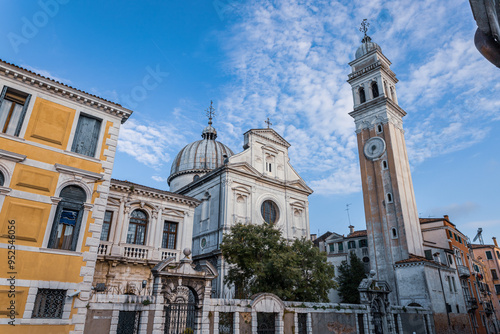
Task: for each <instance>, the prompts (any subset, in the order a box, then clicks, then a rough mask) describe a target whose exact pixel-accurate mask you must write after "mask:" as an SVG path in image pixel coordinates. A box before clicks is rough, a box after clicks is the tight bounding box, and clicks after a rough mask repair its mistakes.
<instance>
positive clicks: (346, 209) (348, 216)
mask: <svg viewBox="0 0 500 334" xmlns="http://www.w3.org/2000/svg"><path fill="white" fill-rule="evenodd" d="M351 205H352V203H349V204H346V205H345V211H347V219H348V220H349V225H352V224H351V216H350V215H349V207H350V206H351Z"/></svg>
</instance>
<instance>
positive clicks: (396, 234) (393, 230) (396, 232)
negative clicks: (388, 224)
mask: <svg viewBox="0 0 500 334" xmlns="http://www.w3.org/2000/svg"><path fill="white" fill-rule="evenodd" d="M391 231H392V237H393V238H397V237H398V230H396V228H395V227H393V228H391Z"/></svg>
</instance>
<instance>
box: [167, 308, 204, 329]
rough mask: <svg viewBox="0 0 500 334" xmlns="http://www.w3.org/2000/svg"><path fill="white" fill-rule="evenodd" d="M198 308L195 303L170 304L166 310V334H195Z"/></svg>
mask: <svg viewBox="0 0 500 334" xmlns="http://www.w3.org/2000/svg"><path fill="white" fill-rule="evenodd" d="M195 318H196V307H195V304H194V303H178V304H170V305H168V306H167V307H166V308H165V334H184V333H188V331H186V330H187V329H191V330H192V331H193V332H194V322H195ZM193 332H191V333H193Z"/></svg>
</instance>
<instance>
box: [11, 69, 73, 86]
mask: <svg viewBox="0 0 500 334" xmlns="http://www.w3.org/2000/svg"><path fill="white" fill-rule="evenodd" d="M20 66H21V67H23V68H25V69H27V70H29V71H31V72H35V73H36V74H40V75H42V76H44V77H46V78H49V79H52V80H55V81H59V82H60V83H63V84H66V85H70V84H71V80H69V79H65V78H61V77H59V76H56V75H53V74H52V73H51V72H49V71H47V70H42V69H39V68H35V67H32V66H29V65H20Z"/></svg>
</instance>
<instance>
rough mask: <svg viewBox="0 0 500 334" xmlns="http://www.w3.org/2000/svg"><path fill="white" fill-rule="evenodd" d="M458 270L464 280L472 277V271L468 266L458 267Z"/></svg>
mask: <svg viewBox="0 0 500 334" xmlns="http://www.w3.org/2000/svg"><path fill="white" fill-rule="evenodd" d="M457 270H458V275H459V276H460V277H462V278H465V277H469V276H470V270H469V268H467V267H466V266H463V265H460V264H458V265H457Z"/></svg>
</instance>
